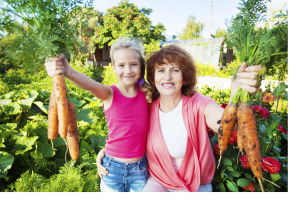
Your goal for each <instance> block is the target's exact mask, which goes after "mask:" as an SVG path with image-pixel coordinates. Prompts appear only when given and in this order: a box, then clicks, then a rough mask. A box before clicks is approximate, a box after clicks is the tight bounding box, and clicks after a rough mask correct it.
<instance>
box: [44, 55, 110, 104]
mask: <svg viewBox="0 0 300 201" xmlns="http://www.w3.org/2000/svg"><path fill="white" fill-rule="evenodd" d="M45 66H46V70H47V73H48V75H49V76H51V77H53V76H54V75H58V74H61V73H64V76H65V77H66V78H67V79H68V80H70V81H71V82H72V83H73V84H75V85H76V86H78V87H79V88H82V89H84V90H87V91H88V92H90V93H91V94H93V95H94V96H95V97H97V98H99V99H101V100H103V101H104V100H107V99H109V98H110V96H111V95H112V89H111V87H110V86H106V85H103V84H101V83H99V82H96V81H95V80H93V79H92V78H90V77H88V76H86V75H85V74H82V73H80V72H78V71H76V70H74V69H73V68H72V67H71V66H70V65H69V62H68V60H67V58H66V57H65V56H64V55H63V54H61V56H58V57H57V58H51V59H49V60H48V61H46V63H45Z"/></svg>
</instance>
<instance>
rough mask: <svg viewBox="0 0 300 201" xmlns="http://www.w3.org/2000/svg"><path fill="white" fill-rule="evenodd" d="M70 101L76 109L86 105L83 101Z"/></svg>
mask: <svg viewBox="0 0 300 201" xmlns="http://www.w3.org/2000/svg"><path fill="white" fill-rule="evenodd" d="M70 101H72V102H73V103H74V105H75V107H77V108H79V107H81V106H83V105H84V104H85V103H86V101H85V100H78V99H76V98H71V99H70Z"/></svg>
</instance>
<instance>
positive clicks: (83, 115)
mask: <svg viewBox="0 0 300 201" xmlns="http://www.w3.org/2000/svg"><path fill="white" fill-rule="evenodd" d="M76 114H77V121H85V122H88V123H94V122H95V121H96V119H97V118H95V117H94V116H93V115H94V114H93V112H92V111H91V110H89V109H81V110H78V112H77V110H76Z"/></svg>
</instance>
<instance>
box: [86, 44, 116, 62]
mask: <svg viewBox="0 0 300 201" xmlns="http://www.w3.org/2000/svg"><path fill="white" fill-rule="evenodd" d="M109 51H110V46H108V44H107V43H105V44H104V47H103V48H101V49H100V48H99V47H98V45H96V50H95V53H91V52H89V55H90V56H89V57H88V58H87V61H86V64H92V65H93V66H95V67H96V66H97V67H103V66H108V65H109V63H111V60H110V56H109Z"/></svg>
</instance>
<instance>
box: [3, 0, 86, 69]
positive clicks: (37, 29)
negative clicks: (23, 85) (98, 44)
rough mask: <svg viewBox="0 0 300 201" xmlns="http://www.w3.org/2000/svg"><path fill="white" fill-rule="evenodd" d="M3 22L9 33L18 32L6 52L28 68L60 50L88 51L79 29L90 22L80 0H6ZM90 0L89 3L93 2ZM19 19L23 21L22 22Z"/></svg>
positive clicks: (60, 51) (65, 52) (67, 51)
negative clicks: (81, 11)
mask: <svg viewBox="0 0 300 201" xmlns="http://www.w3.org/2000/svg"><path fill="white" fill-rule="evenodd" d="M5 2H6V3H7V7H6V8H2V15H1V18H0V25H1V27H2V28H3V30H4V31H6V32H7V34H8V35H11V34H17V36H18V40H15V41H13V42H12V43H11V44H10V47H9V48H7V50H6V52H7V54H8V55H9V56H10V58H12V59H13V60H15V63H18V64H19V65H20V66H21V67H24V68H25V69H26V70H29V69H30V70H35V69H36V67H38V66H40V65H41V64H43V63H44V62H45V58H48V57H50V56H52V55H54V56H56V55H58V54H60V53H64V54H65V55H71V57H73V55H74V54H75V55H76V54H77V53H78V52H82V51H86V48H85V44H84V42H83V41H80V40H79V39H78V35H79V31H80V30H81V29H84V28H85V27H86V26H85V25H84V24H82V22H81V19H80V18H79V17H80V16H78V15H77V12H78V10H79V7H80V5H82V4H83V3H82V1H80V0H67V1H60V0H47V1H39V0H26V1H13V0H5ZM91 4H92V2H91V1H87V2H86V4H85V7H86V8H87V7H88V6H91ZM16 20H19V21H21V22H22V24H20V23H18V22H17V21H16Z"/></svg>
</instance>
